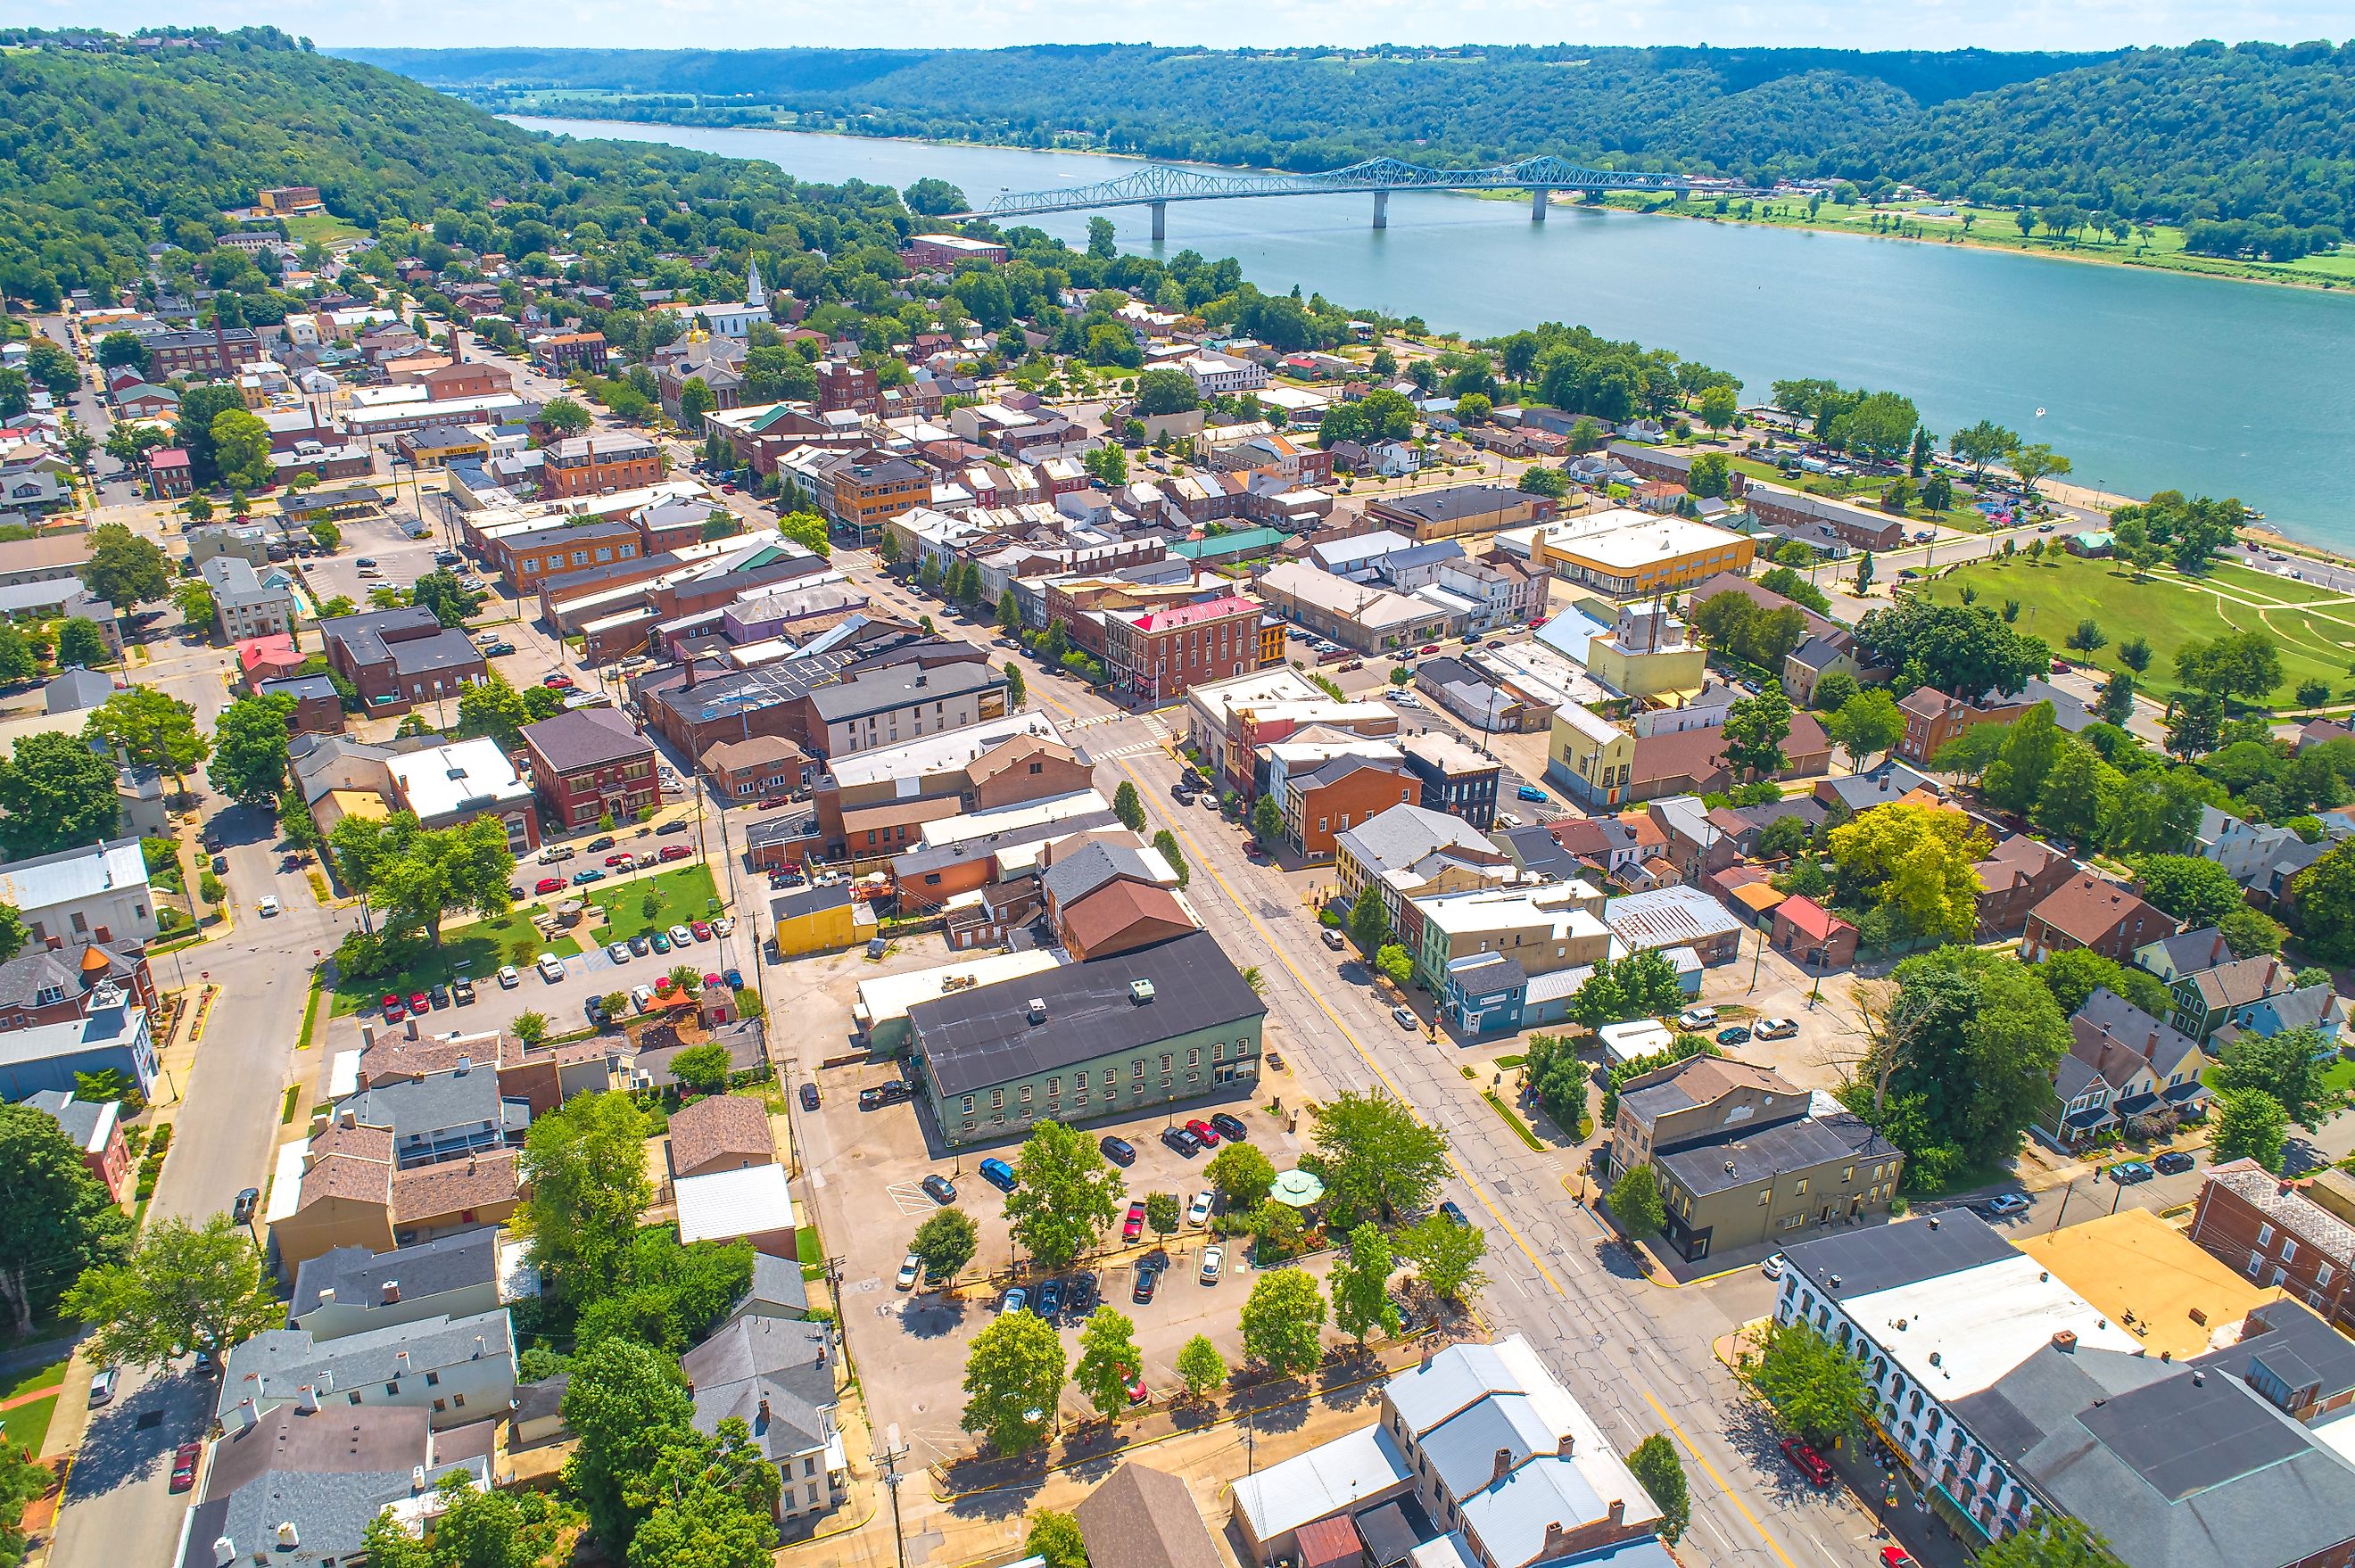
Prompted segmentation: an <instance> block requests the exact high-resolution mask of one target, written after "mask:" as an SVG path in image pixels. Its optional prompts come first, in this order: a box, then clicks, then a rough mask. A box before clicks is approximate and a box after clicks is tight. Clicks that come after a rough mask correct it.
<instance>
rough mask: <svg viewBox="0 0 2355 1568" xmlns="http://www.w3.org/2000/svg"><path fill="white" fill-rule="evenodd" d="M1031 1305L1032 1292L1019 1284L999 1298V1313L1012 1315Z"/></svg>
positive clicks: (1007, 1315) (999, 1314)
mask: <svg viewBox="0 0 2355 1568" xmlns="http://www.w3.org/2000/svg"><path fill="white" fill-rule="evenodd" d="M1029 1305H1030V1293H1029V1292H1028V1291H1027V1290H1025V1289H1023V1288H1022V1287H1021V1286H1020V1285H1016V1286H1014V1287H1013V1288H1012V1289H1010V1290H1008V1291H1007V1293H1006V1294H1005V1295H1004V1296H1001V1297H999V1298H998V1302H997V1315H998V1316H999V1317H1013V1316H1014V1315H1015V1314H1016V1313H1018V1312H1019V1311H1021V1310H1022V1309H1023V1308H1024V1307H1028V1306H1029Z"/></svg>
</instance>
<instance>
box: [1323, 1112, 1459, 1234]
mask: <svg viewBox="0 0 2355 1568" xmlns="http://www.w3.org/2000/svg"><path fill="white" fill-rule="evenodd" d="M1310 1115H1311V1117H1312V1124H1313V1125H1312V1127H1311V1131H1310V1134H1309V1141H1310V1142H1311V1143H1312V1144H1313V1145H1314V1146H1315V1152H1313V1153H1311V1154H1308V1155H1305V1156H1304V1157H1302V1159H1301V1162H1300V1163H1301V1166H1302V1167H1303V1168H1305V1169H1307V1170H1310V1171H1311V1172H1312V1173H1314V1174H1315V1175H1316V1177H1318V1178H1319V1179H1322V1180H1323V1181H1324V1183H1325V1200H1326V1203H1325V1208H1326V1213H1327V1218H1328V1220H1329V1221H1330V1222H1332V1223H1335V1224H1342V1225H1349V1224H1355V1223H1356V1222H1357V1221H1359V1220H1363V1219H1380V1220H1383V1221H1391V1220H1395V1219H1396V1218H1397V1217H1398V1216H1399V1215H1400V1214H1401V1213H1409V1212H1412V1211H1416V1210H1419V1209H1423V1208H1425V1207H1427V1206H1428V1205H1429V1203H1430V1202H1431V1195H1432V1194H1433V1192H1435V1191H1436V1190H1438V1188H1439V1182H1440V1179H1441V1178H1442V1177H1444V1175H1445V1174H1446V1173H1447V1136H1446V1135H1445V1134H1444V1133H1442V1132H1440V1131H1438V1130H1437V1129H1436V1128H1433V1127H1430V1126H1426V1125H1423V1123H1421V1122H1419V1121H1417V1120H1416V1119H1415V1117H1414V1113H1413V1112H1412V1111H1411V1110H1410V1109H1408V1108H1407V1106H1406V1105H1405V1104H1403V1103H1402V1102H1401V1101H1398V1100H1395V1099H1392V1098H1391V1097H1389V1096H1387V1095H1382V1094H1370V1095H1369V1094H1361V1093H1358V1092H1357V1091H1356V1090H1345V1091H1343V1092H1342V1093H1340V1094H1338V1095H1337V1096H1336V1097H1335V1098H1333V1099H1332V1100H1330V1101H1328V1102H1327V1103H1326V1104H1322V1105H1319V1106H1317V1107H1316V1110H1314V1111H1313V1112H1311V1113H1310Z"/></svg>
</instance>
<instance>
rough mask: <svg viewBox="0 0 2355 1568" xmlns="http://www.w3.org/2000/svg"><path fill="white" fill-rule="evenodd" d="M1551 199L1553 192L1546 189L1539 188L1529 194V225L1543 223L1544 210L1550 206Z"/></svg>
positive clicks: (1544, 217)
mask: <svg viewBox="0 0 2355 1568" xmlns="http://www.w3.org/2000/svg"><path fill="white" fill-rule="evenodd" d="M1552 197H1553V192H1551V191H1550V190H1548V189H1546V187H1543V186H1540V187H1538V188H1537V189H1535V190H1533V191H1531V192H1529V221H1530V222H1531V223H1543V222H1544V221H1545V220H1546V208H1548V207H1550V206H1551V205H1552Z"/></svg>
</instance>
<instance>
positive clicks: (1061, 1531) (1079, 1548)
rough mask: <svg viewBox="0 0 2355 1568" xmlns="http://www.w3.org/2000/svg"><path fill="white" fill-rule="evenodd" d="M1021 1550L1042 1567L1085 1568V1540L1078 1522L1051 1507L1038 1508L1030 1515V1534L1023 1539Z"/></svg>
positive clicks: (1086, 1564) (1086, 1544) (1086, 1563)
mask: <svg viewBox="0 0 2355 1568" xmlns="http://www.w3.org/2000/svg"><path fill="white" fill-rule="evenodd" d="M1022 1550H1023V1551H1024V1552H1028V1553H1029V1554H1030V1555H1031V1556H1033V1557H1036V1558H1038V1559H1039V1561H1040V1562H1042V1563H1045V1564H1046V1568H1088V1543H1087V1539H1086V1537H1084V1536H1082V1534H1081V1533H1080V1521H1079V1520H1076V1519H1073V1518H1072V1517H1071V1515H1070V1514H1067V1513H1057V1512H1056V1511H1055V1510H1054V1509H1039V1511H1038V1512H1037V1513H1035V1514H1032V1515H1031V1516H1030V1533H1029V1534H1028V1536H1027V1537H1026V1538H1024V1540H1023V1542H1022Z"/></svg>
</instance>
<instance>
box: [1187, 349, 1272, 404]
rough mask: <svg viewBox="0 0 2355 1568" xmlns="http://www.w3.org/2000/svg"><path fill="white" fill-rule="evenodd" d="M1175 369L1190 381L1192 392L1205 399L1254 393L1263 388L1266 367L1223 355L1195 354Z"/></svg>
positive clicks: (1265, 382)
mask: <svg viewBox="0 0 2355 1568" xmlns="http://www.w3.org/2000/svg"><path fill="white" fill-rule="evenodd" d="M1177 368H1178V369H1180V370H1183V371H1185V372H1186V374H1187V375H1188V376H1190V377H1192V378H1193V380H1194V389H1195V390H1196V391H1197V392H1199V393H1200V394H1201V395H1202V396H1203V397H1206V398H1216V397H1227V396H1231V395H1232V394H1234V393H1236V392H1254V391H1257V390H1258V389H1260V388H1262V387H1264V386H1266V385H1267V367H1266V366H1264V365H1260V364H1255V363H1253V362H1252V360H1249V359H1236V358H1231V357H1229V356H1227V355H1224V354H1197V355H1194V356H1192V357H1189V358H1185V359H1180V360H1179V361H1177Z"/></svg>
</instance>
